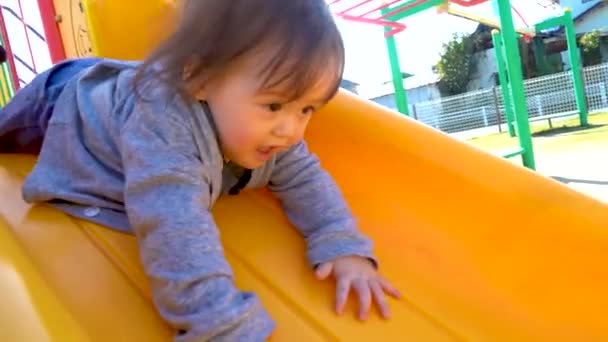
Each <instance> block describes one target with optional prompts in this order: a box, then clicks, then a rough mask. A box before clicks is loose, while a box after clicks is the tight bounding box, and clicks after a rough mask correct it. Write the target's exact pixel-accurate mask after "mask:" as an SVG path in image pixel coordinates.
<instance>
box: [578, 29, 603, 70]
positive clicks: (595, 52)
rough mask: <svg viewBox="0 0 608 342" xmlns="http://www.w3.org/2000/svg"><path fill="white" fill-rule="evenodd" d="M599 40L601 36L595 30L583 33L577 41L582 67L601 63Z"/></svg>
mask: <svg viewBox="0 0 608 342" xmlns="http://www.w3.org/2000/svg"><path fill="white" fill-rule="evenodd" d="M600 40H601V35H600V33H599V32H598V31H597V30H593V31H591V32H587V33H585V34H584V35H583V36H582V37H581V39H580V40H579V44H580V46H581V50H582V57H583V65H584V66H589V65H595V64H599V63H601V61H602V54H601V52H600Z"/></svg>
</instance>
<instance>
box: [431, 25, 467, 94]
mask: <svg viewBox="0 0 608 342" xmlns="http://www.w3.org/2000/svg"><path fill="white" fill-rule="evenodd" d="M473 45H474V44H473V41H472V39H471V36H470V35H458V34H454V35H453V36H452V39H451V40H450V41H449V42H447V43H444V44H443V52H442V53H441V55H440V56H441V58H440V60H439V62H438V63H437V65H436V66H435V69H436V71H437V73H438V74H439V90H440V92H441V93H442V94H444V95H456V94H460V93H463V92H465V91H466V89H467V84H468V83H469V79H470V77H471V74H472V73H473V69H474V65H475V64H474V58H473V51H474V46H473Z"/></svg>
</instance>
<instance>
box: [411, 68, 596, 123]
mask: <svg viewBox="0 0 608 342" xmlns="http://www.w3.org/2000/svg"><path fill="white" fill-rule="evenodd" d="M584 79H585V94H586V98H587V105H588V106H589V112H590V113H594V112H601V111H608V63H606V64H600V65H596V66H592V67H587V68H585V69H584ZM572 83H573V82H572V73H571V72H563V73H559V74H553V75H549V76H543V77H539V78H534V79H530V80H527V81H525V91H526V98H527V102H528V113H529V117H530V120H532V121H534V120H535V119H540V118H542V117H546V116H549V115H555V114H559V113H565V112H571V111H576V99H575V96H574V86H573V84H572ZM412 112H413V114H414V116H415V117H416V118H417V119H418V120H420V121H422V122H424V123H425V124H427V125H430V126H433V127H435V128H437V129H440V130H442V131H444V132H447V133H457V132H464V131H470V130H475V129H480V128H484V127H493V126H494V127H496V130H500V129H501V126H500V125H499V123H505V121H506V120H505V107H504V104H503V98H502V93H501V91H500V88H497V87H495V88H491V89H484V90H479V91H474V92H469V93H465V94H461V95H456V96H451V97H445V98H442V99H439V100H434V101H429V102H422V103H417V104H415V105H412Z"/></svg>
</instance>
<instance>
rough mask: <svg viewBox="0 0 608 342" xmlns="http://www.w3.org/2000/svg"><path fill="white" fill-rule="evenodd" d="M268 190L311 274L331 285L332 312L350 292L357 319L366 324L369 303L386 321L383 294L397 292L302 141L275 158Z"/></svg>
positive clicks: (349, 213) (367, 241)
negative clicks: (298, 237) (304, 247)
mask: <svg viewBox="0 0 608 342" xmlns="http://www.w3.org/2000/svg"><path fill="white" fill-rule="evenodd" d="M269 187H270V188H271V190H273V191H274V192H275V193H276V194H277V196H278V197H279V198H280V200H281V203H282V205H283V208H284V209H285V211H286V214H287V216H288V218H289V219H290V221H291V222H292V223H293V224H294V225H296V226H297V227H298V228H299V229H300V231H301V232H302V233H303V235H304V237H305V239H306V241H307V244H308V259H309V261H310V263H311V264H312V265H313V266H314V267H315V268H317V269H316V272H315V273H316V275H317V277H318V278H319V279H325V278H327V277H328V276H329V275H330V274H331V275H333V277H334V278H335V280H336V301H335V306H336V312H337V313H339V314H341V313H343V310H344V306H345V305H346V301H347V299H348V294H349V292H350V290H351V288H352V290H353V291H354V292H356V294H357V297H358V301H359V318H360V319H363V320H364V319H366V317H367V314H368V312H369V309H370V306H371V303H372V298H373V301H374V302H375V303H376V305H377V306H378V308H379V310H380V312H381V314H382V316H383V317H385V318H388V317H389V316H390V312H389V308H388V303H387V301H386V299H385V295H384V294H385V293H387V294H389V295H391V296H392V297H395V298H399V297H400V293H399V291H398V290H397V289H395V288H394V287H393V286H392V285H391V284H390V283H389V282H388V281H387V280H386V279H384V278H383V277H382V276H380V274H378V272H377V261H376V260H375V259H374V258H373V255H372V243H371V241H370V240H369V239H368V238H367V237H365V236H364V235H363V234H361V233H360V232H359V231H358V229H357V227H356V223H355V219H354V218H353V216H352V214H351V212H350V210H349V208H348V207H347V205H346V202H345V200H344V198H343V197H342V194H341V193H340V190H339V189H338V186H337V185H336V184H335V183H334V181H333V179H332V178H331V177H330V175H329V174H328V173H327V172H326V171H324V170H323V169H322V168H321V167H320V163H319V160H318V159H317V158H316V157H315V156H314V155H312V154H311V153H309V152H308V150H307V148H306V144H305V143H304V142H301V143H299V144H297V145H296V146H294V147H292V148H291V149H290V150H289V151H287V152H285V153H282V154H281V155H279V156H278V157H277V162H276V168H275V170H274V172H273V174H272V177H271V181H270V185H269Z"/></svg>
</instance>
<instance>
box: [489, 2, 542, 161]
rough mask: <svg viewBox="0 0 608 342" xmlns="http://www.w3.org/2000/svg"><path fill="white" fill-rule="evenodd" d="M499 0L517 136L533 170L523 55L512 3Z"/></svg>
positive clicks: (532, 150)
mask: <svg viewBox="0 0 608 342" xmlns="http://www.w3.org/2000/svg"><path fill="white" fill-rule="evenodd" d="M494 1H498V12H499V16H500V27H501V28H502V30H501V35H502V40H503V43H504V46H505V52H506V62H507V63H506V64H507V73H508V75H509V76H508V77H509V83H510V84H511V96H512V98H513V109H514V111H515V118H516V121H517V136H518V138H519V144H520V145H521V148H522V149H523V150H524V152H523V154H522V161H523V164H524V166H525V167H527V168H530V169H532V170H535V169H536V165H535V161H534V147H533V145H532V134H531V132H530V122H529V121H528V105H527V103H526V95H525V92H524V81H523V75H522V69H521V56H520V54H519V46H518V43H517V39H518V37H517V33H516V32H515V26H514V25H513V15H512V14H511V3H510V1H509V0H494Z"/></svg>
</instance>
